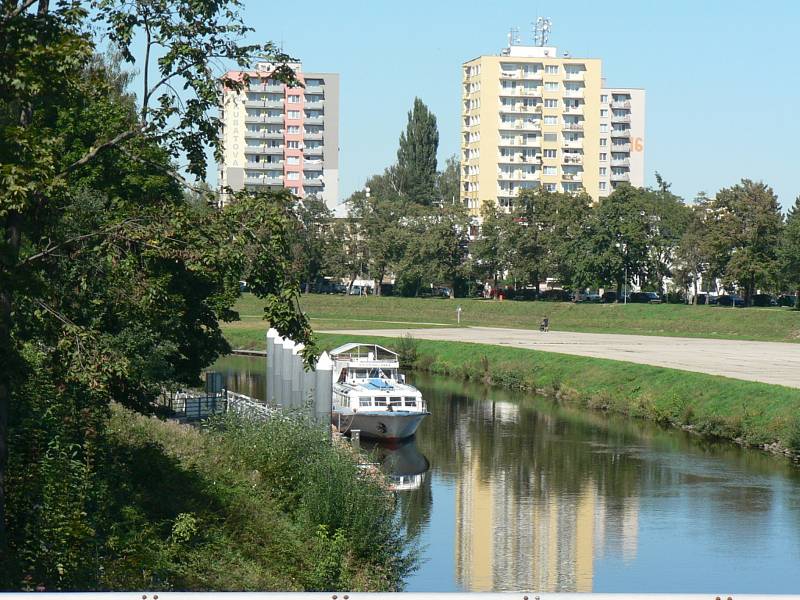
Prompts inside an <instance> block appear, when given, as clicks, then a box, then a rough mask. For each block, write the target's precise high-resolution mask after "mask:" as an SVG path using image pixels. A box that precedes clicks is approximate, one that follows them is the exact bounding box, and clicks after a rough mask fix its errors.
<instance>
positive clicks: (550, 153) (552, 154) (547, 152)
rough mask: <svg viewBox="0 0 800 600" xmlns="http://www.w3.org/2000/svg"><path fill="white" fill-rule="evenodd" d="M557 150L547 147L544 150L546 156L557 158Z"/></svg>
mask: <svg viewBox="0 0 800 600" xmlns="http://www.w3.org/2000/svg"><path fill="white" fill-rule="evenodd" d="M556 152H557V151H556V150H551V149H546V150H543V153H544V157H545V158H555V157H556Z"/></svg>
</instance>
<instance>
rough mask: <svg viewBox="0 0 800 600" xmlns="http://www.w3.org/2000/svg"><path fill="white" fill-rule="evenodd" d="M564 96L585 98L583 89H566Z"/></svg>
mask: <svg viewBox="0 0 800 600" xmlns="http://www.w3.org/2000/svg"><path fill="white" fill-rule="evenodd" d="M564 98H583V90H564Z"/></svg>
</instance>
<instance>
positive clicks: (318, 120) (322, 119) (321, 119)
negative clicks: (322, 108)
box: [305, 116, 325, 125]
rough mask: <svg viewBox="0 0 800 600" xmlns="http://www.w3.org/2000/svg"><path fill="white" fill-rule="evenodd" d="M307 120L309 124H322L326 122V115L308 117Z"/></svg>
mask: <svg viewBox="0 0 800 600" xmlns="http://www.w3.org/2000/svg"><path fill="white" fill-rule="evenodd" d="M305 122H306V123H308V124H309V125H322V124H323V123H324V122H325V117H323V116H319V117H306V118H305Z"/></svg>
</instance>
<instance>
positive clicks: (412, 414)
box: [330, 343, 430, 440]
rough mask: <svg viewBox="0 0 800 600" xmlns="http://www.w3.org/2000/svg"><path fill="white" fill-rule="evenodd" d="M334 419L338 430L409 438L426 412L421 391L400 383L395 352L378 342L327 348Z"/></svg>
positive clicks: (402, 380) (390, 437) (385, 437)
mask: <svg viewBox="0 0 800 600" xmlns="http://www.w3.org/2000/svg"><path fill="white" fill-rule="evenodd" d="M330 356H331V358H332V359H333V365H334V368H333V381H334V383H333V407H332V413H331V417H332V420H333V423H334V424H335V425H337V426H338V427H339V430H340V431H341V432H342V433H346V432H347V431H354V430H359V431H360V432H361V435H362V436H364V437H372V438H378V439H384V440H397V439H403V438H407V437H410V436H412V435H414V433H415V432H416V431H417V427H419V424H420V423H421V422H422V420H423V419H424V418H425V417H426V416H427V415H428V414H430V413H428V411H427V410H426V408H425V402H424V401H423V400H422V394H421V393H420V392H419V390H418V389H417V388H415V387H414V386H413V385H409V384H407V383H406V382H405V376H403V375H401V374H400V373H399V372H398V370H399V368H400V363H399V361H398V357H397V354H396V353H395V352H392V351H391V350H387V349H386V348H384V347H383V346H378V345H377V344H357V343H351V344H345V345H344V346H340V347H339V348H336V349H335V350H331V352H330Z"/></svg>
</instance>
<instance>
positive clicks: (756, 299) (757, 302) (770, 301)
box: [752, 294, 778, 306]
mask: <svg viewBox="0 0 800 600" xmlns="http://www.w3.org/2000/svg"><path fill="white" fill-rule="evenodd" d="M752 301H753V306H778V301H777V300H775V298H773V297H772V296H771V295H770V294H753V297H752Z"/></svg>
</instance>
